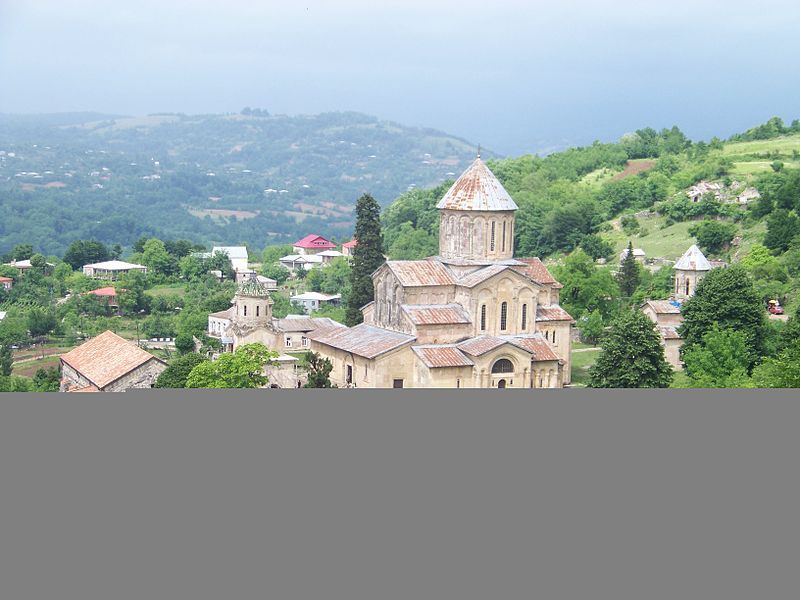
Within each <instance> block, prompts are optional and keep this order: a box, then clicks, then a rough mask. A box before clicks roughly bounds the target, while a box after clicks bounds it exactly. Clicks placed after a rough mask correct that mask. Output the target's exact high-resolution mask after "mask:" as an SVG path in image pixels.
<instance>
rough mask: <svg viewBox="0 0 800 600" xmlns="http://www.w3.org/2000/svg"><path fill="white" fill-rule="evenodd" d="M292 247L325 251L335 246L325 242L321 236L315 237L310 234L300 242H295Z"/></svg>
mask: <svg viewBox="0 0 800 600" xmlns="http://www.w3.org/2000/svg"><path fill="white" fill-rule="evenodd" d="M293 246H295V247H297V248H314V249H319V248H322V249H326V248H336V244H334V243H333V242H330V241H328V240H326V239H325V238H324V237H322V236H321V235H316V234H314V233H311V234H309V235H307V236H306V237H304V238H303V239H302V240H297V241H296V242H295V243H294V244H293Z"/></svg>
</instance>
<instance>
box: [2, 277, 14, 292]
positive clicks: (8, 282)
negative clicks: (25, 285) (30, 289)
mask: <svg viewBox="0 0 800 600" xmlns="http://www.w3.org/2000/svg"><path fill="white" fill-rule="evenodd" d="M0 285H2V286H3V289H4V290H10V289H11V288H12V287H14V280H13V279H11V277H0Z"/></svg>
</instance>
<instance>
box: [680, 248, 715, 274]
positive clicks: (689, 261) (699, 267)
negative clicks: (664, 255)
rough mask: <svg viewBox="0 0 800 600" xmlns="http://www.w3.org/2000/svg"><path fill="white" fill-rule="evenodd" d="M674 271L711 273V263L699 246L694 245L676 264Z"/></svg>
mask: <svg viewBox="0 0 800 600" xmlns="http://www.w3.org/2000/svg"><path fill="white" fill-rule="evenodd" d="M673 268H674V269H677V270H679V271H710V270H711V263H710V262H708V259H707V258H706V257H705V255H704V254H703V253H702V252H701V251H700V248H698V247H697V245H695V244H692V245H691V247H690V248H689V249H688V250H687V251H686V252H684V253H683V256H681V257H680V258H679V259H678V262H676V263H675V266H674V267H673Z"/></svg>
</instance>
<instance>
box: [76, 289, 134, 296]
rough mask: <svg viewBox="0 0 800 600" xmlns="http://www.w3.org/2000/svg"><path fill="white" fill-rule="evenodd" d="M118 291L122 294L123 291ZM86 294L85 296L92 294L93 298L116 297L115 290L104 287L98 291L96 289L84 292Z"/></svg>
mask: <svg viewBox="0 0 800 600" xmlns="http://www.w3.org/2000/svg"><path fill="white" fill-rule="evenodd" d="M120 291H121V292H124V291H125V290H120ZM86 293H87V294H92V295H94V296H116V295H117V290H116V288H113V287H104V288H100V289H97V290H92V291H90V292H86Z"/></svg>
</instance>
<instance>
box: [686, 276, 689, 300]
mask: <svg viewBox="0 0 800 600" xmlns="http://www.w3.org/2000/svg"><path fill="white" fill-rule="evenodd" d="M686 295H687V296H688V295H689V280H688V279H687V280H686Z"/></svg>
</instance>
